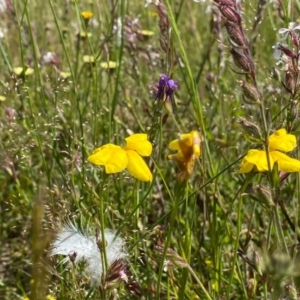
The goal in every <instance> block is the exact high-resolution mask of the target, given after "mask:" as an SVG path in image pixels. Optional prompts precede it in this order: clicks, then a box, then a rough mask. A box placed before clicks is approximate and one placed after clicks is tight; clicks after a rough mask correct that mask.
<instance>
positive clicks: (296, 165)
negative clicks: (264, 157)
mask: <svg viewBox="0 0 300 300" xmlns="http://www.w3.org/2000/svg"><path fill="white" fill-rule="evenodd" d="M270 154H271V156H272V158H273V160H274V162H277V163H278V169H279V170H280V171H285V172H299V171H300V161H299V160H298V159H294V158H291V157H289V156H287V155H285V154H284V153H282V152H279V151H272V152H270Z"/></svg>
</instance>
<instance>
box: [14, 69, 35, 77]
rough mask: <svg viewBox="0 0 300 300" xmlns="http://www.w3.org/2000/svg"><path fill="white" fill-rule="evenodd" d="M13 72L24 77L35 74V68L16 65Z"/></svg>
mask: <svg viewBox="0 0 300 300" xmlns="http://www.w3.org/2000/svg"><path fill="white" fill-rule="evenodd" d="M13 72H14V73H15V74H16V75H18V76H19V77H22V76H28V75H31V74H33V72H34V70H33V69H32V68H30V67H25V69H23V68H22V67H16V68H13Z"/></svg>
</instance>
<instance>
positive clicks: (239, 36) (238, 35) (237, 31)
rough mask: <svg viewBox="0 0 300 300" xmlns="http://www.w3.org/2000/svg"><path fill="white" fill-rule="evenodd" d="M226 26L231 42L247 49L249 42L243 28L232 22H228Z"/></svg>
mask: <svg viewBox="0 0 300 300" xmlns="http://www.w3.org/2000/svg"><path fill="white" fill-rule="evenodd" d="M225 26H226V29H227V33H228V36H229V38H230V40H231V41H233V42H234V43H235V44H236V45H238V46H240V47H246V43H247V42H246V40H245V36H244V34H243V32H242V31H241V28H240V27H239V26H236V25H235V24H232V23H230V22H226V23H225Z"/></svg>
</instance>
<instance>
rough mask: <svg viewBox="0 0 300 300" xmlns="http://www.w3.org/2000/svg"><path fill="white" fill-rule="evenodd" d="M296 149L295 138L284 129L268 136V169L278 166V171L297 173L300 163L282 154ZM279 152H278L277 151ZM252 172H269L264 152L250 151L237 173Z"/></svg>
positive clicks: (299, 169)
mask: <svg viewBox="0 0 300 300" xmlns="http://www.w3.org/2000/svg"><path fill="white" fill-rule="evenodd" d="M295 147H296V137H295V136H294V135H292V134H289V133H287V132H286V130H285V129H284V128H282V129H279V130H277V131H275V132H274V133H273V134H272V135H270V136H269V158H270V168H271V170H272V169H273V166H274V164H275V163H277V164H278V169H279V171H285V172H299V171H300V161H299V160H297V159H294V158H290V157H289V156H287V155H285V154H284V153H282V152H280V151H284V152H290V151H292V150H293V149H294V148H295ZM277 150H279V151H277ZM252 170H255V171H257V172H266V171H269V168H268V161H267V153H266V151H265V150H257V149H250V150H249V151H248V154H247V155H246V156H245V157H244V158H243V160H242V162H241V167H240V170H239V173H241V174H243V173H248V172H251V171H252Z"/></svg>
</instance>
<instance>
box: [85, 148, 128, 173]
mask: <svg viewBox="0 0 300 300" xmlns="http://www.w3.org/2000/svg"><path fill="white" fill-rule="evenodd" d="M88 161H89V162H90V163H92V164H95V165H100V166H105V172H106V173H107V174H111V173H118V172H121V171H122V170H124V169H125V168H126V167H127V164H128V158H127V154H126V151H125V150H123V149H122V148H121V147H120V146H116V145H114V144H106V145H104V146H102V147H100V148H98V149H96V150H95V151H94V152H93V154H92V155H91V156H89V157H88Z"/></svg>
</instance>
